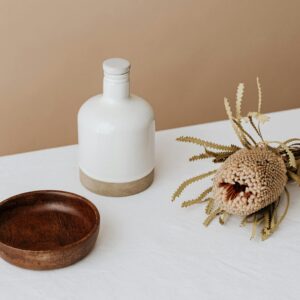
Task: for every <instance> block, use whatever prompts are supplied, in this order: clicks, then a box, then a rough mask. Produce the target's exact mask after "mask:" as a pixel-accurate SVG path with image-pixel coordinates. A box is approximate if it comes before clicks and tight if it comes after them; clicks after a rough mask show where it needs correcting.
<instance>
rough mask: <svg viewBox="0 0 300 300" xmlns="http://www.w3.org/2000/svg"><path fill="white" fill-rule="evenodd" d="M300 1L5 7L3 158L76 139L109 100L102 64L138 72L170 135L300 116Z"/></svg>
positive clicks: (152, 0) (105, 1) (1, 2)
mask: <svg viewBox="0 0 300 300" xmlns="http://www.w3.org/2000/svg"><path fill="white" fill-rule="evenodd" d="M299 12H300V1H292V0H287V1H282V0H278V1H277V0H254V1H245V0H244V1H243V0H231V1H229V0H219V1H216V0H198V1H197V0H194V1H192V0H185V1H184V0H181V1H180V0H170V1H166V0H148V1H147V0H118V1H115V0H97V1H96V0H95V1H93V0H48V1H46V0H35V1H34V0H19V1H17V0H0V137H1V143H0V154H1V155H2V154H8V153H15V152H22V151H28V150H33V149H41V148H46V147H53V146H58V145H65V144H72V143H75V142H76V134H77V133H76V113H77V111H78V109H79V107H80V105H81V104H82V103H83V101H85V99H87V98H88V97H90V96H92V95H93V94H96V93H99V92H100V91H101V84H102V83H101V80H102V77H101V76H102V75H101V64H100V63H101V61H102V60H103V59H105V58H108V57H113V56H121V57H124V58H128V59H129V60H130V61H131V63H132V89H133V90H134V92H135V93H136V94H140V95H142V96H144V97H146V98H147V99H149V101H150V102H151V103H152V104H153V106H154V108H155V111H156V116H157V127H158V129H164V128H171V127H177V126H183V125H188V124H195V123H202V122H207V121H211V120H217V119H224V118H225V113H224V109H223V104H222V103H223V97H224V96H225V95H226V96H229V97H231V98H233V96H234V94H235V88H236V85H237V83H238V82H239V81H244V82H245V83H246V88H247V91H246V97H247V99H248V105H247V106H248V108H251V107H252V108H253V107H254V105H255V104H256V90H255V78H256V75H259V76H260V78H261V83H262V85H263V98H264V105H263V106H264V107H263V108H264V110H266V111H276V110H282V109H287V108H292V107H299V99H300V87H299V82H300V18H299Z"/></svg>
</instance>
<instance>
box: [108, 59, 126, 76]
mask: <svg viewBox="0 0 300 300" xmlns="http://www.w3.org/2000/svg"><path fill="white" fill-rule="evenodd" d="M129 70H130V62H129V61H128V60H126V59H123V58H109V59H106V60H105V61H104V62H103V71H104V73H107V74H111V75H122V74H126V73H128V72H129Z"/></svg>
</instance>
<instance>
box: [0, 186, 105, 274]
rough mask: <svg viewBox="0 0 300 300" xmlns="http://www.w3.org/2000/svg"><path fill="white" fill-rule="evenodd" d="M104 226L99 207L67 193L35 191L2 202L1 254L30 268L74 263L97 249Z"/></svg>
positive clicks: (16, 263) (13, 262)
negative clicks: (93, 248)
mask: <svg viewBox="0 0 300 300" xmlns="http://www.w3.org/2000/svg"><path fill="white" fill-rule="evenodd" d="M99 226H100V215H99V212H98V210H97V208H96V207H95V206H94V205H93V204H92V203H91V202H90V201H88V200H86V199H85V198H83V197H81V196H79V195H76V194H72V193H68V192H63V191H34V192H29V193H24V194H20V195H16V196H13V197H11V198H9V199H7V200H5V201H3V202H1V203H0V255H1V256H2V258H4V259H5V260H7V261H8V262H10V263H12V264H15V265H17V266H20V267H24V268H29V269H38V270H44V269H53V268H61V267H65V266H68V265H70V264H73V263H75V262H77V261H78V260H80V259H81V258H83V257H84V256H86V255H87V254H88V253H89V252H90V251H91V249H92V247H93V246H94V244H95V242H96V239H97V236H98V232H99Z"/></svg>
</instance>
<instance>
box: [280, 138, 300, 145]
mask: <svg viewBox="0 0 300 300" xmlns="http://www.w3.org/2000/svg"><path fill="white" fill-rule="evenodd" d="M299 141H300V139H298V138H291V139H288V140H286V141H284V142H283V144H289V143H291V142H299Z"/></svg>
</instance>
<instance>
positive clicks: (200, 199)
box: [181, 187, 212, 207]
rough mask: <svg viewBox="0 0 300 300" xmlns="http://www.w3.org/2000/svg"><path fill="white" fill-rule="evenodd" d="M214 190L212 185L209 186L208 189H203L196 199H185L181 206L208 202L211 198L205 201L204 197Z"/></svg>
mask: <svg viewBox="0 0 300 300" xmlns="http://www.w3.org/2000/svg"><path fill="white" fill-rule="evenodd" d="M211 191H212V187H209V188H208V189H206V190H205V191H203V192H202V193H201V194H200V195H199V196H198V197H197V198H196V199H193V200H187V201H184V202H183V203H182V204H181V207H188V206H191V205H194V204H197V203H202V202H206V201H209V200H210V198H207V199H205V200H204V201H203V199H204V198H205V197H206V196H207V195H208V194H209V193H210V192H211Z"/></svg>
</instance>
